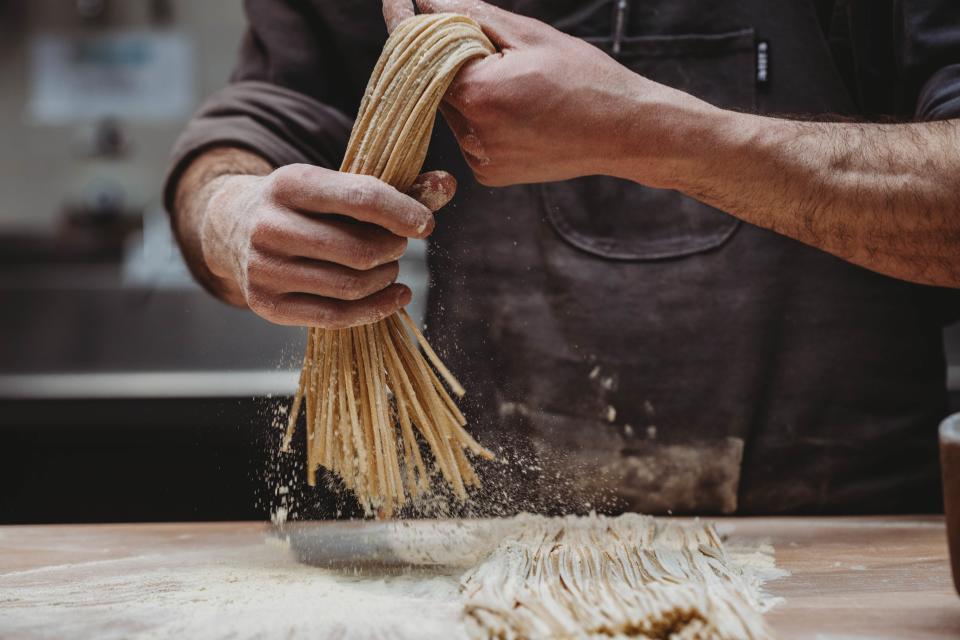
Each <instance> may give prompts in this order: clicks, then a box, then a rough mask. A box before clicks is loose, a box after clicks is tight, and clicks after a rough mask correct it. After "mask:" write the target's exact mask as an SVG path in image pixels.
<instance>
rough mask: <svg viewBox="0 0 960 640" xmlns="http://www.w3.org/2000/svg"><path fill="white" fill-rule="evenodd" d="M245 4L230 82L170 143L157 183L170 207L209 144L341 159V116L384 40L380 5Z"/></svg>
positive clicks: (286, 158)
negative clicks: (163, 173)
mask: <svg viewBox="0 0 960 640" xmlns="http://www.w3.org/2000/svg"><path fill="white" fill-rule="evenodd" d="M365 4H370V6H371V7H373V8H374V9H375V8H376V7H377V6H379V3H373V4H371V3H369V2H368V3H365ZM355 7H356V5H355ZM244 8H245V12H246V16H247V21H248V29H247V33H246V35H245V37H244V39H243V43H242V45H241V47H240V52H239V55H238V59H237V64H236V67H235V69H234V72H233V75H232V77H231V81H230V83H229V84H228V85H227V86H226V87H224V88H223V89H221V90H220V91H218V92H217V93H215V94H214V95H212V96H211V97H210V98H208V99H207V100H206V101H205V102H204V103H203V105H201V107H200V109H199V110H198V111H197V112H196V113H195V114H194V116H193V118H192V119H191V120H190V122H189V123H188V124H187V126H186V128H185V129H184V131H183V132H182V134H181V135H180V137H179V138H178V139H177V141H176V143H175V144H174V148H173V152H172V157H171V159H170V164H169V168H168V171H167V175H166V179H165V182H164V190H163V196H164V204H165V205H166V207H167V209H168V210H170V209H171V204H172V202H173V198H174V195H175V193H176V186H177V182H178V180H179V179H180V177H181V176H182V174H183V172H184V171H185V170H186V168H187V167H188V166H189V164H190V162H191V161H192V160H193V159H194V158H195V157H197V156H198V155H199V154H201V153H202V152H203V151H205V150H207V149H210V148H212V147H218V146H231V147H239V148H243V149H247V150H249V151H252V152H254V153H257V154H259V155H260V156H262V157H263V158H265V159H266V160H268V161H269V162H270V163H272V164H273V165H274V166H282V165H286V164H292V163H296V162H307V163H310V164H316V165H320V166H324V167H328V168H336V167H337V166H339V162H340V159H341V157H342V155H343V150H344V149H345V147H346V144H347V141H348V139H349V135H350V129H351V127H352V121H353V119H352V117H351V116H348V115H347V114H351V115H352V114H353V113H354V112H355V110H356V104H358V103H359V99H360V97H361V95H362V91H363V86H364V82H365V78H366V77H369V70H368V69H366V67H367V66H369V67H371V68H372V66H373V64H374V62H375V59H376V58H375V55H376V52H377V51H378V50H379V46H380V44H381V43H382V41H383V39H384V38H386V30H385V27H384V26H383V24H382V20H381V19H380V14H379V11H367V10H366V9H362V10H361V9H359V8H353V9H351V10H349V11H348V10H345V9H343V7H342V6H339V5H338V4H337V3H332V2H331V3H326V4H325V3H324V2H312V3H311V2H297V1H295V0H247V2H245V3H244ZM325 12H327V13H325ZM328 14H329V15H328ZM358 36H359V37H358ZM368 52H372V53H368ZM371 55H373V56H374V57H373V58H371Z"/></svg>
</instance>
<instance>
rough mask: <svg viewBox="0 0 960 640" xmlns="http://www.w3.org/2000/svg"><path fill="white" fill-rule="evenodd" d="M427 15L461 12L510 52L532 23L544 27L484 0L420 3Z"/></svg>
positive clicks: (499, 47)
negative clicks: (483, 0) (481, 0)
mask: <svg viewBox="0 0 960 640" xmlns="http://www.w3.org/2000/svg"><path fill="white" fill-rule="evenodd" d="M416 1H417V7H419V9H420V11H421V12H423V13H460V14H463V15H465V16H468V17H470V18H473V19H474V20H476V21H477V23H478V24H479V25H480V27H481V28H482V29H483V32H484V33H485V34H487V37H488V38H490V41H491V42H492V43H493V44H494V45H495V46H496V47H497V48H498V49H501V50H502V49H510V48H513V47H515V46H516V45H518V44H520V43H521V42H523V41H524V37H525V34H528V33H529V31H530V28H531V24H530V23H534V24H540V23H539V22H537V21H536V20H531V19H530V18H526V17H524V16H519V15H517V14H515V13H510V12H509V11H506V10H504V9H501V8H499V7H495V6H493V5H490V4H487V3H486V2H480V0H416Z"/></svg>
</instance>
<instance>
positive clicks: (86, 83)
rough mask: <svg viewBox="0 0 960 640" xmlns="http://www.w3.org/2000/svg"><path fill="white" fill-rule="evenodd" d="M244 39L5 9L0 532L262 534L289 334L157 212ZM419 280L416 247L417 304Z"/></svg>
mask: <svg viewBox="0 0 960 640" xmlns="http://www.w3.org/2000/svg"><path fill="white" fill-rule="evenodd" d="M243 27H244V21H243V14H242V11H241V3H240V0H202V1H200V2H191V1H188V0H113V1H111V0H0V132H2V135H0V523H17V522H84V521H131V520H194V519H202V520H216V519H244V518H262V517H265V516H266V515H267V509H268V505H269V504H270V502H271V501H272V500H274V497H273V496H271V495H267V494H268V493H269V491H268V490H267V488H268V487H269V486H272V485H268V483H267V482H266V481H265V480H264V478H263V476H264V473H265V471H268V470H270V469H272V468H273V463H272V462H271V459H272V457H273V453H272V452H273V450H274V448H275V444H276V433H277V429H276V428H275V425H274V424H273V423H274V421H275V413H276V407H277V406H279V405H283V404H285V399H284V398H285V395H286V394H288V393H290V392H291V390H292V389H293V388H294V386H295V384H296V372H295V369H296V368H297V365H298V362H299V358H300V355H301V351H302V342H303V332H302V331H301V330H297V329H284V328H280V327H275V326H272V325H269V324H267V323H266V322H263V321H261V320H259V319H258V318H256V317H254V316H253V315H252V314H249V313H245V312H242V311H237V310H234V309H231V308H228V307H226V306H225V305H222V304H220V303H219V302H217V301H215V300H214V299H213V298H211V297H210V296H208V295H207V294H206V293H204V292H203V291H201V290H200V289H199V288H198V287H197V286H196V285H195V284H194V283H193V282H192V281H191V279H190V277H189V276H188V274H187V272H186V269H185V267H184V265H183V263H182V262H181V260H180V256H179V253H178V251H177V249H176V247H175V246H174V243H173V241H172V238H171V236H170V232H169V227H168V223H167V219H166V214H165V213H164V212H163V210H162V208H161V205H160V188H161V181H162V178H163V173H164V169H165V165H166V159H167V154H168V152H169V149H170V147H171V144H172V142H173V140H174V138H175V137H176V135H177V133H178V132H179V130H180V129H181V127H182V125H183V124H184V122H185V121H186V119H187V118H188V116H189V115H190V113H191V112H192V111H193V109H194V108H195V107H196V106H197V104H198V103H199V101H200V100H201V99H202V98H203V97H204V96H206V95H208V94H209V93H211V92H212V91H214V90H215V89H217V88H218V87H220V86H222V85H223V84H224V83H225V82H226V80H227V78H228V75H229V73H230V69H231V66H232V62H233V57H234V52H235V50H236V48H237V45H238V43H239V41H240V37H241V34H242V31H243ZM425 275H426V274H425V269H424V266H423V247H422V245H419V246H415V247H413V248H412V249H411V251H410V253H409V255H408V257H407V258H406V261H405V263H404V276H403V277H404V281H405V282H407V283H409V284H411V285H413V286H414V289H415V293H414V301H415V305H421V304H422V303H423V301H424V295H425V291H424V287H425ZM413 311H414V312H415V314H419V313H422V311H421V309H420V307H419V306H417V307H416V308H414V309H413ZM948 340H949V351H950V354H951V359H952V368H951V376H950V378H951V380H950V382H951V386H952V389H953V391H954V394H953V398H954V404H955V405H957V408H960V331H957V330H956V328H954V330H952V333H950V335H948Z"/></svg>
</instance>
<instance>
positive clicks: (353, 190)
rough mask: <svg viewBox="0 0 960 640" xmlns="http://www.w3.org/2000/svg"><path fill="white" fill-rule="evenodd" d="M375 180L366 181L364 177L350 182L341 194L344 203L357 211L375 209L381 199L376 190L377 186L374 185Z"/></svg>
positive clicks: (378, 191) (377, 189)
mask: <svg viewBox="0 0 960 640" xmlns="http://www.w3.org/2000/svg"><path fill="white" fill-rule="evenodd" d="M375 180H376V178H371V179H366V177H365V179H359V180H351V182H350V184H349V185H347V186H345V187H344V189H343V192H342V194H341V197H342V199H343V201H344V203H345V204H347V205H349V206H350V208H351V209H354V210H357V211H370V210H373V209H377V208H378V207H379V205H380V203H381V200H382V197H381V194H380V190H379V188H378V187H379V185H376V184H374V181H375Z"/></svg>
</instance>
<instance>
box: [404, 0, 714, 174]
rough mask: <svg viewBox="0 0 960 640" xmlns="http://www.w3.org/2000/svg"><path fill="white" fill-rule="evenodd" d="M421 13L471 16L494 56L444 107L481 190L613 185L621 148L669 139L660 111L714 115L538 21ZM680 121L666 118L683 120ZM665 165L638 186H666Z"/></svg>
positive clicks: (462, 4) (457, 4)
mask: <svg viewBox="0 0 960 640" xmlns="http://www.w3.org/2000/svg"><path fill="white" fill-rule="evenodd" d="M399 4H402V3H399ZM407 4H409V3H407ZM385 5H386V3H385ZM418 5H419V7H420V9H421V10H423V11H425V12H439V11H449V12H456V13H462V14H465V15H468V16H470V17H471V18H473V19H474V20H476V21H477V22H478V23H479V24H480V25H481V27H482V28H483V30H484V32H485V33H486V34H487V36H488V37H490V39H491V41H493V43H494V44H495V45H496V47H497V48H498V49H499V53H498V54H496V55H492V56H489V57H487V58H484V59H481V60H477V61H474V62H472V63H470V64H468V65H467V66H465V67H464V68H463V70H462V71H461V72H460V73H459V74H458V76H457V78H456V80H455V81H454V83H453V85H451V88H450V90H449V91H448V92H447V95H446V100H445V102H444V104H443V106H442V107H441V110H442V112H443V115H444V117H445V118H446V120H447V123H448V124H449V125H450V126H451V128H452V129H453V132H454V134H455V135H456V137H457V141H458V142H459V144H460V147H461V148H462V150H463V152H464V155H465V157H466V158H467V161H468V163H469V164H470V168H471V169H472V170H473V172H474V174H475V175H476V177H477V180H479V181H480V182H481V183H483V184H486V185H490V186H505V185H509V184H518V183H533V182H549V181H555V180H565V179H569V178H575V177H579V176H583V175H593V174H608V175H617V174H618V173H619V172H620V166H619V165H618V164H615V163H614V162H613V160H614V159H616V158H618V157H621V156H622V155H623V154H625V153H627V152H629V153H630V154H631V155H633V154H635V153H636V148H631V149H629V150H628V149H625V148H624V146H625V140H627V139H629V138H630V137H633V138H634V139H635V137H636V134H637V133H638V132H639V133H640V134H641V135H642V139H643V146H644V147H645V148H649V149H655V148H659V147H662V144H660V142H659V139H660V138H661V137H663V136H664V135H669V134H670V132H671V130H672V121H671V119H670V118H667V117H664V113H663V112H662V111H660V110H659V109H658V106H659V105H661V104H663V103H665V102H667V101H670V102H671V103H675V104H678V105H680V106H681V107H683V108H684V109H687V108H689V109H710V108H711V107H710V106H709V105H707V104H705V103H703V102H701V101H699V100H697V99H695V98H693V97H692V96H689V95H687V94H684V93H682V92H679V91H675V90H673V89H670V88H668V87H665V86H663V85H660V84H657V83H655V82H652V81H649V80H646V79H645V78H642V77H641V76H639V75H637V74H635V73H633V72H632V71H630V70H629V69H627V68H626V67H624V66H622V65H620V64H619V63H617V62H616V61H615V60H613V59H612V58H610V57H609V56H607V55H606V54H605V53H603V52H602V51H601V50H600V49H598V48H596V47H594V46H592V45H590V44H587V43H586V42H584V41H582V40H579V39H577V38H574V37H572V36H568V35H566V34H564V33H561V32H560V31H557V30H556V29H553V28H552V27H550V26H548V25H546V24H544V23H542V22H539V21H537V20H533V19H531V18H527V17H523V16H518V15H515V14H512V13H510V12H507V11H504V10H502V9H499V8H497V7H494V6H492V5H488V4H486V3H483V2H478V1H476V0H418ZM641 109H642V110H645V111H646V112H647V113H649V114H650V117H649V118H648V119H646V121H645V122H644V121H641V120H640V119H638V110H641ZM681 111H682V109H678V110H676V111H671V112H670V115H671V116H672V117H673V118H676V117H680V113H681ZM628 132H629V134H630V135H629V136H628V135H627V134H628ZM650 156H651V157H652V156H653V153H651V154H650ZM667 165H668V163H666V162H663V161H661V162H657V163H654V162H650V163H649V164H648V165H647V168H648V174H647V175H645V176H644V181H645V183H646V184H651V185H653V184H660V183H663V182H664V181H665V180H666V177H667V176H669V173H670V168H669V167H668V166H667Z"/></svg>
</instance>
